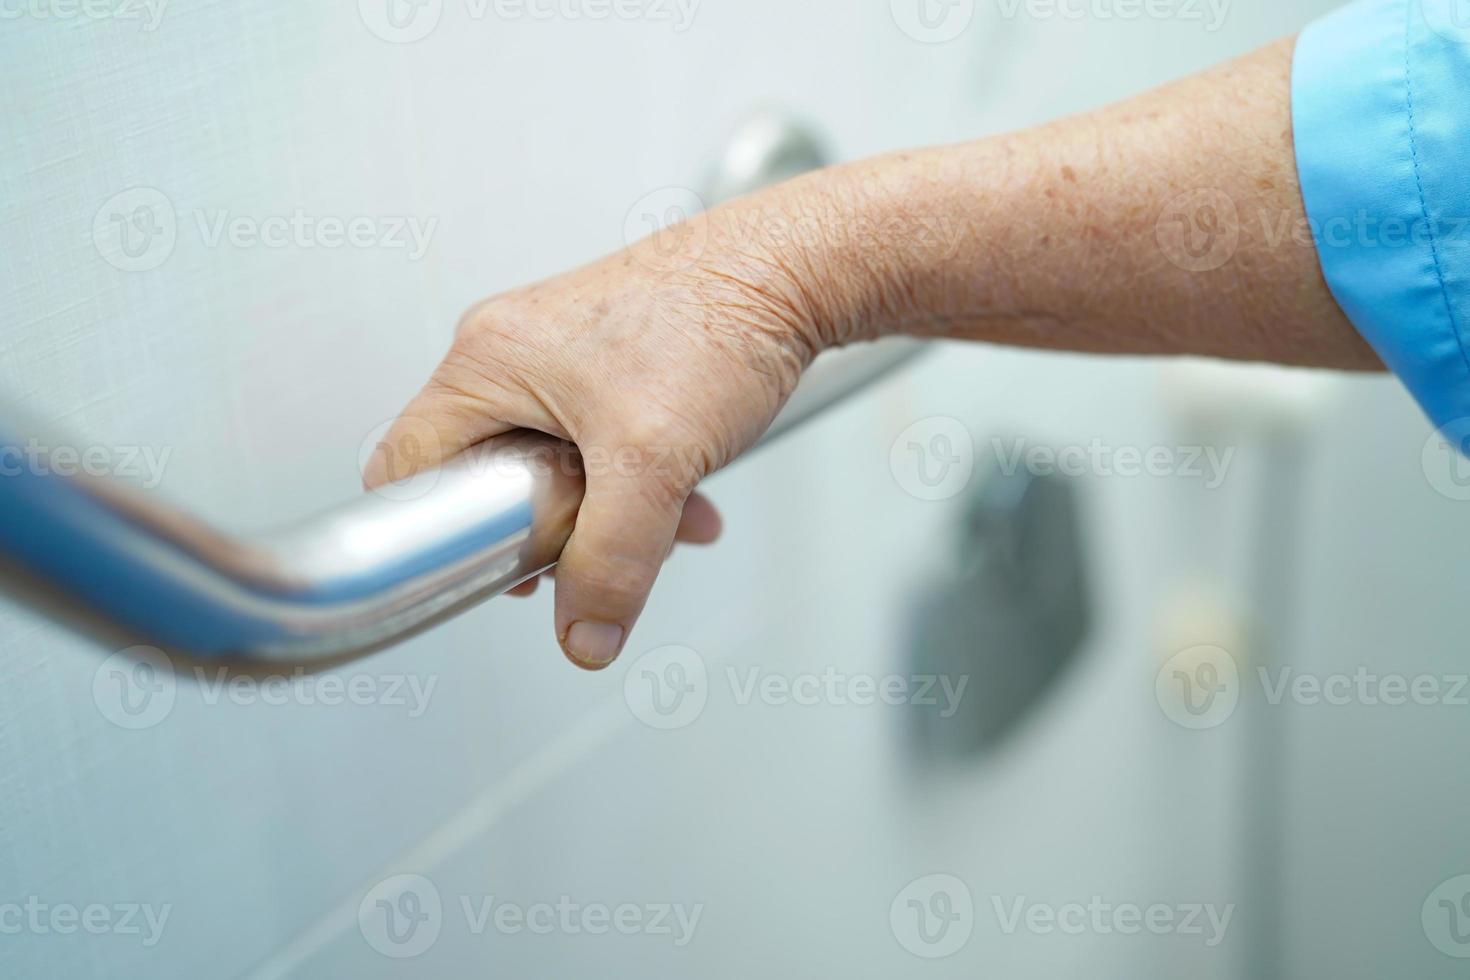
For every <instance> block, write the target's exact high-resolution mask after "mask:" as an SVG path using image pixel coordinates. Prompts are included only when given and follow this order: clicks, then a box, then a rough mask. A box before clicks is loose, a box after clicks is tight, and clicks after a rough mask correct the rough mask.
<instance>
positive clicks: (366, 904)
mask: <svg viewBox="0 0 1470 980" xmlns="http://www.w3.org/2000/svg"><path fill="white" fill-rule="evenodd" d="M357 928H358V929H359V930H360V931H361V932H362V938H364V939H366V940H367V943H368V945H369V946H371V947H372V948H373V949H375V950H377V951H378V952H379V953H382V954H383V955H384V956H389V957H392V958H393V959H396V960H402V959H409V958H410V957H414V956H419V955H422V954H423V953H425V952H427V951H428V949H429V947H431V946H433V945H434V943H436V942H438V941H439V932H440V930H441V929H443V928H444V905H443V902H442V901H441V900H440V898H439V889H438V888H436V887H435V886H434V883H433V882H432V881H430V880H429V879H428V878H425V877H424V876H423V875H395V876H394V877H392V878H387V879H385V880H383V881H380V882H378V884H376V885H374V886H373V888H372V889H371V890H369V891H368V893H367V894H366V895H364V896H363V898H362V902H361V903H360V904H359V905H358V906H357Z"/></svg>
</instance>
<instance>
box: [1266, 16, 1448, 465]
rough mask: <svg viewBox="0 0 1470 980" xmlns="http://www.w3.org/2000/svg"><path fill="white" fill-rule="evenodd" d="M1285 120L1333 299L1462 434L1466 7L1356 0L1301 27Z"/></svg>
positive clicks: (1433, 415)
mask: <svg viewBox="0 0 1470 980" xmlns="http://www.w3.org/2000/svg"><path fill="white" fill-rule="evenodd" d="M1292 116H1293V127H1294V130H1295V139H1296V154H1297V167H1298V170H1299V173H1300V176H1301V183H1302V194H1303V198H1304V199H1305V202H1306V207H1307V217H1308V220H1309V224H1310V228H1311V231H1312V234H1313V236H1314V238H1315V240H1316V243H1317V251H1318V255H1319V256H1320V257H1321V261H1322V270H1323V272H1324V274H1325V276H1326V278H1327V284H1328V286H1329V287H1330V288H1331V289H1332V292H1333V295H1334V296H1336V298H1337V301H1338V304H1339V305H1340V306H1341V307H1342V309H1343V311H1344V312H1345V313H1346V314H1347V316H1348V318H1349V319H1351V320H1352V322H1353V324H1354V325H1355V326H1356V327H1357V328H1358V330H1359V331H1360V332H1361V333H1362V334H1363V336H1364V337H1365V338H1366V339H1367V340H1368V342H1369V343H1370V344H1372V345H1373V347H1374V349H1375V350H1377V352H1378V354H1379V356H1380V357H1382V358H1383V360H1384V362H1385V363H1386V364H1387V365H1388V366H1389V367H1390V368H1391V369H1392V370H1393V371H1394V373H1396V374H1397V375H1398V376H1399V378H1400V379H1401V380H1402V381H1403V383H1404V384H1405V385H1407V386H1408V388H1409V390H1410V391H1411V392H1412V393H1413V394H1414V397H1415V398H1417V399H1418V401H1419V404H1420V405H1421V406H1422V407H1423V408H1424V410H1425V412H1427V413H1428V415H1429V417H1430V419H1431V420H1432V421H1433V422H1434V424H1435V426H1436V427H1438V428H1439V429H1440V430H1441V431H1442V432H1444V431H1446V430H1448V429H1450V428H1451V427H1453V428H1454V430H1455V431H1456V432H1459V433H1462V434H1463V433H1465V432H1470V429H1467V428H1466V426H1467V425H1470V421H1467V420H1470V353H1467V350H1470V343H1467V339H1470V337H1467V332H1470V142H1467V141H1470V3H1467V2H1466V0H1358V2H1356V3H1352V4H1350V5H1348V6H1346V7H1344V8H1342V9H1340V10H1338V11H1336V12H1335V13H1333V14H1331V15H1329V16H1328V17H1326V18H1325V19H1323V20H1321V21H1318V22H1317V23H1315V24H1313V25H1312V26H1311V27H1309V28H1308V29H1307V30H1306V31H1305V32H1304V33H1303V34H1302V36H1301V38H1300V39H1299V41H1298V43H1297V50H1296V56H1295V64H1294V67H1293V78H1292ZM1457 423H1458V424H1457ZM1447 434H1448V433H1447ZM1451 441H1452V442H1454V443H1456V444H1459V443H1461V441H1462V440H1460V439H1458V438H1453V439H1451Z"/></svg>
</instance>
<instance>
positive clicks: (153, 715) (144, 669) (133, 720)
mask: <svg viewBox="0 0 1470 980" xmlns="http://www.w3.org/2000/svg"><path fill="white" fill-rule="evenodd" d="M177 693H178V680H177V679H176V678H175V677H174V665H173V661H172V660H170V659H169V658H168V655H167V654H165V653H164V652H163V651H162V650H159V649H156V648H154V647H129V648H128V649H126V650H122V651H119V652H118V653H114V654H113V655H112V656H110V657H108V658H107V659H106V660H104V661H102V664H101V666H99V667H98V668H97V672H96V673H95V674H93V675H92V703H93V704H95V705H97V710H98V711H100V712H102V717H104V718H106V719H107V720H108V721H110V722H112V723H113V724H114V725H116V726H117V727H119V728H126V729H128V730H129V731H141V730H142V729H145V728H152V727H153V726H154V725H157V724H158V723H159V722H161V721H163V720H164V719H165V718H167V717H168V716H169V713H170V712H171V711H173V710H174V698H175V696H176V695H177Z"/></svg>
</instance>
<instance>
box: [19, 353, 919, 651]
mask: <svg viewBox="0 0 1470 980" xmlns="http://www.w3.org/2000/svg"><path fill="white" fill-rule="evenodd" d="M916 350H917V346H916V345H915V344H914V343H912V342H910V341H897V340H894V341H884V342H881V343H878V344H873V345H869V346H868V347H866V348H863V349H856V350H847V351H840V352H833V353H832V354H828V355H824V356H823V357H822V358H819V359H818V362H817V363H816V364H814V365H813V367H812V369H811V370H810V371H809V372H808V373H807V376H806V377H805V378H804V379H803V380H802V383H801V385H800V386H799V387H798V390H797V392H796V394H795V395H794V396H793V398H792V399H791V402H790V404H789V405H788V406H787V408H786V410H785V411H784V412H783V413H782V415H781V417H780V418H779V419H778V420H777V423H776V424H775V425H774V426H773V427H772V429H771V430H770V432H769V433H767V435H766V438H765V440H763V441H769V440H770V439H772V438H774V437H775V436H777V435H779V434H781V433H783V432H785V431H788V430H789V429H791V428H793V427H794V426H796V425H797V424H799V423H800V422H802V421H805V420H806V419H808V418H810V417H811V416H813V415H815V414H817V413H818V412H820V411H821V410H823V409H825V408H826V407H828V406H829V405H831V404H833V403H834V402H836V401H838V400H840V399H842V398H843V397H844V396H846V395H848V394H850V393H852V392H854V391H856V390H858V389H860V388H863V387H865V386H867V385H868V384H869V383H871V382H872V381H874V380H876V379H877V378H878V377H880V376H882V375H884V374H886V373H888V372H889V371H890V370H892V369H893V368H895V367H897V366H898V365H900V364H902V363H903V362H904V361H906V360H908V359H909V358H910V357H911V356H913V354H914V353H915V352H916ZM30 434H32V433H23V432H18V431H8V430H7V429H6V428H5V427H4V426H0V448H3V447H7V446H18V445H20V444H21V443H20V442H19V441H18V439H19V437H21V436H24V435H30ZM21 469H22V470H23V471H22V472H19V473H17V474H15V475H6V476H0V555H3V557H4V558H5V559H8V561H7V562H6V563H5V564H4V566H3V567H0V580H3V581H5V582H6V583H7V584H10V585H12V586H14V587H17V588H25V589H29V588H30V587H31V586H33V585H34V584H35V583H36V582H37V581H39V582H41V583H44V585H45V587H46V592H47V593H48V594H47V596H46V597H45V598H46V599H47V600H48V601H46V602H45V603H44V608H46V609H47V610H48V611H49V612H51V613H52V614H53V615H55V616H57V617H58V618H60V619H62V620H63V621H65V622H68V623H76V624H81V625H83V626H90V627H92V631H95V628H96V626H97V624H98V623H99V622H100V623H111V624H115V625H116V626H120V627H121V628H122V629H123V631H124V632H125V633H126V634H127V635H128V636H130V637H138V638H140V639H141V640H143V641H145V642H149V643H152V644H155V645H158V646H161V647H164V648H167V649H170V650H173V651H177V652H181V653H183V654H185V655H187V656H191V657H195V658H203V659H211V660H221V661H228V662H233V663H237V664H242V665H246V666H249V665H270V666H278V665H287V666H292V665H295V666H319V665H321V664H323V663H329V662H337V661H341V660H344V659H349V658H352V657H355V656H360V655H362V654H364V653H367V652H371V651H372V650H375V649H380V648H382V647H384V646H386V645H389V644H391V643H394V642H397V641H399V640H401V639H403V638H405V637H406V636H408V635H411V634H412V633H415V632H417V631H419V630H421V629H424V628H426V627H427V626H429V625H432V624H434V623H436V622H439V621H441V620H443V619H444V618H447V617H448V616H451V615H453V614H454V613H456V612H458V611H461V610H463V609H465V608H467V607H469V606H471V605H474V604H476V603H478V602H480V601H483V600H485V599H488V598H490V597H492V596H496V595H499V594H501V593H503V592H505V591H506V590H508V589H510V588H512V587H513V586H515V585H517V584H518V583H520V582H523V581H525V580H526V579H527V578H529V577H531V576H532V575H535V574H537V573H539V572H542V571H545V570H546V569H547V568H549V567H551V566H552V565H554V564H555V562H556V559H557V557H558V556H559V555H560V553H561V549H562V547H563V545H564V544H565V543H566V540H567V537H568V536H569V535H570V533H571V529H572V525H573V522H574V521H575V519H576V514H577V508H578V506H579V505H580V503H581V500H582V492H583V478H582V475H581V471H580V460H579V459H578V457H577V454H576V450H575V449H574V448H573V447H571V446H569V445H568V444H566V443H563V442H559V441H558V440H555V439H552V438H550V437H548V436H544V435H540V434H538V433H531V432H519V433H512V434H510V435H507V436H503V437H500V438H498V439H494V440H491V441H490V442H488V443H485V444H483V445H481V446H478V447H475V448H474V449H472V450H470V451H468V452H466V453H464V454H462V455H460V456H458V457H456V458H455V459H453V460H450V461H449V462H448V463H446V464H445V465H444V466H442V467H441V468H439V469H438V470H437V471H434V473H433V475H432V476H431V477H430V478H429V479H427V480H426V481H425V480H423V478H420V484H419V485H421V486H422V485H423V484H425V483H427V486H424V488H423V490H422V492H421V493H417V494H415V495H413V496H411V497H410V498H408V499H393V497H392V496H390V495H384V494H379V493H369V494H364V495H362V496H361V497H358V498H357V499H354V500H352V501H350V502H348V503H345V504H343V505H341V506H340V507H337V508H335V509H333V510H330V511H328V512H326V513H324V514H320V515H318V516H316V517H315V518H312V519H310V520H307V521H303V522H301V523H299V524H295V525H292V526H290V527H287V528H284V529H282V530H279V531H275V532H271V533H267V534H264V535H259V536H253V537H238V536H233V535H229V534H226V533H224V532H222V531H219V530H217V529H215V528H212V527H210V526H208V525H206V524H204V523H202V522H200V521H198V520H196V519H195V518H193V517H191V516H189V515H188V514H187V513H185V512H183V511H181V510H177V509H175V508H173V507H171V506H168V505H166V504H164V503H162V502H161V501H159V500H158V499H157V498H156V497H154V496H152V495H148V494H145V493H143V492H140V491H138V490H136V489H134V488H132V487H131V486H129V485H126V484H124V483H122V482H121V481H118V480H114V479H99V478H95V477H86V476H76V477H70V476H60V475H57V474H56V472H55V468H54V467H23V468H21Z"/></svg>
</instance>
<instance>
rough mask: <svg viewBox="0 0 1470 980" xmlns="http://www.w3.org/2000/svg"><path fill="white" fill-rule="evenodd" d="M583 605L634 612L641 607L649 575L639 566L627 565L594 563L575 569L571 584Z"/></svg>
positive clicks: (625, 563) (634, 564)
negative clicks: (586, 602)
mask: <svg viewBox="0 0 1470 980" xmlns="http://www.w3.org/2000/svg"><path fill="white" fill-rule="evenodd" d="M571 584H573V585H574V586H575V588H576V589H577V591H578V592H579V593H581V598H582V600H583V601H591V602H594V603H596V604H597V605H599V606H603V607H606V608H612V609H618V610H636V609H639V608H641V607H642V606H643V603H644V601H645V600H646V599H647V597H648V590H649V588H650V587H651V586H652V584H653V582H652V575H651V574H650V573H648V572H647V571H645V570H644V568H643V567H642V564H641V563H635V562H631V561H598V562H594V563H591V564H590V566H589V567H585V568H579V569H577V570H576V572H575V574H574V575H573V577H572V582H571Z"/></svg>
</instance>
